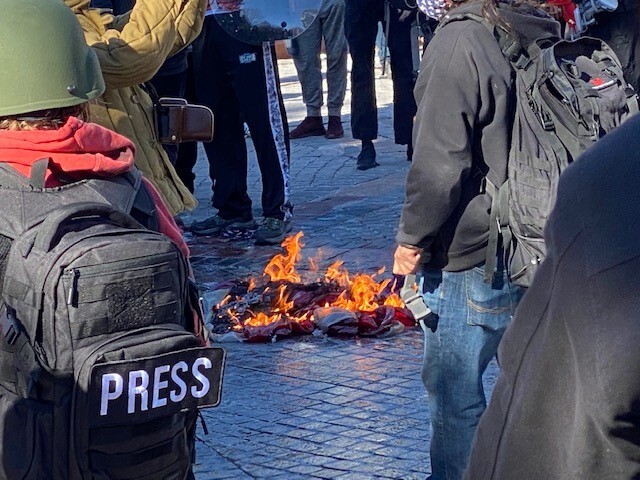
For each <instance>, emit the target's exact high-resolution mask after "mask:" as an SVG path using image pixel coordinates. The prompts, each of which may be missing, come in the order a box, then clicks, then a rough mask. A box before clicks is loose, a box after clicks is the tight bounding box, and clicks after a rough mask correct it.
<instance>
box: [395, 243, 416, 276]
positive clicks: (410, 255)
mask: <svg viewBox="0 0 640 480" xmlns="http://www.w3.org/2000/svg"><path fill="white" fill-rule="evenodd" d="M421 252H422V250H421V249H420V248H417V247H405V246H404V245H398V248H396V251H395V253H394V254H393V273H394V274H396V275H409V274H411V273H415V271H416V270H417V269H418V264H419V263H420V253H421Z"/></svg>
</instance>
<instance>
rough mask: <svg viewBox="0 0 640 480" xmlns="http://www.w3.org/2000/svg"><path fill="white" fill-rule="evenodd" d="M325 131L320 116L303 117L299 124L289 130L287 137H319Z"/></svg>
mask: <svg viewBox="0 0 640 480" xmlns="http://www.w3.org/2000/svg"><path fill="white" fill-rule="evenodd" d="M325 133H327V131H326V130H325V129H324V125H323V124H322V117H305V118H304V120H303V121H302V123H300V125H298V126H297V127H296V128H294V129H293V130H291V132H290V133H289V138H294V139H295V138H304V137H320V136H322V135H324V134H325Z"/></svg>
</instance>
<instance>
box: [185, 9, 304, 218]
mask: <svg viewBox="0 0 640 480" xmlns="http://www.w3.org/2000/svg"><path fill="white" fill-rule="evenodd" d="M214 17H215V15H210V16H208V17H206V18H205V21H204V26H203V29H202V33H201V34H200V36H199V37H198V39H197V40H196V41H195V42H194V44H193V65H194V74H195V87H196V101H197V102H198V103H202V104H204V105H207V106H208V107H209V108H211V110H213V114H214V117H215V133H214V139H213V141H212V142H210V143H205V144H204V146H205V151H206V152H207V158H208V160H209V174H210V175H211V179H212V180H213V200H212V204H213V206H214V207H215V208H217V209H218V214H219V215H220V216H221V217H222V218H234V217H240V216H247V215H250V214H251V199H250V198H249V195H248V194H247V146H246V141H245V137H244V125H243V122H246V123H247V125H248V126H249V131H250V132H251V139H252V140H253V144H254V146H255V149H256V155H257V157H258V164H259V167H260V172H261V175H262V211H263V215H264V216H265V217H275V218H280V219H283V218H284V217H285V216H287V217H288V216H289V215H290V214H291V210H292V205H291V203H290V200H289V133H288V132H289V128H288V125H287V119H286V114H285V111H284V104H283V101H282V95H281V93H280V85H279V81H278V78H277V77H278V75H277V64H276V62H275V53H273V59H274V61H273V69H274V70H275V75H270V76H267V75H266V73H265V62H264V55H263V50H262V46H259V45H258V46H256V45H249V44H246V43H243V42H241V41H239V40H236V39H235V38H233V37H231V36H230V35H229V34H227V33H226V32H225V31H224V30H223V29H222V27H220V25H219V24H218V22H217V20H216V19H215V18H214ZM270 50H271V51H272V52H274V49H273V48H271V49H270ZM274 87H275V88H274Z"/></svg>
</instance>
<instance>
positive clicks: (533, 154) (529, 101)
mask: <svg viewBox="0 0 640 480" xmlns="http://www.w3.org/2000/svg"><path fill="white" fill-rule="evenodd" d="M457 20H474V21H477V22H481V23H482V24H483V25H485V26H486V27H487V28H488V29H489V30H490V31H491V32H492V33H493V34H494V36H495V37H496V40H497V41H498V43H499V45H500V48H501V50H502V53H503V55H504V56H505V58H506V59H507V60H508V61H509V63H510V64H511V66H512V68H513V72H514V76H513V78H514V85H515V96H516V102H515V111H514V117H513V128H512V137H511V148H510V152H509V160H508V168H507V177H508V178H507V180H506V181H504V179H500V178H494V177H495V175H494V173H493V172H491V171H489V172H488V173H486V175H485V183H484V187H485V188H486V192H487V193H489V194H490V195H491V197H492V200H493V201H492V206H491V224H490V231H489V243H488V248H487V259H486V264H485V272H486V281H488V282H491V280H492V278H493V275H494V272H495V270H496V260H497V259H496V255H495V253H496V252H497V251H498V250H499V245H500V244H501V245H502V248H503V249H504V252H505V257H506V262H505V263H506V265H507V267H508V273H509V278H510V280H511V281H512V282H513V283H515V284H516V285H520V286H524V287H528V286H529V285H530V284H531V281H532V280H533V277H534V274H535V272H536V270H537V268H538V266H539V264H540V263H541V262H542V260H544V258H545V256H546V249H545V244H544V238H543V230H544V226H545V224H546V221H547V218H548V217H549V214H550V212H551V210H552V208H553V206H554V204H555V199H556V191H557V187H558V180H559V178H560V175H561V173H562V172H563V170H564V169H565V168H566V167H567V166H568V165H569V164H570V163H571V162H572V161H574V160H575V159H576V158H577V157H578V156H579V155H580V154H581V153H582V152H584V151H585V150H586V149H587V148H588V147H589V146H591V145H592V144H593V143H594V142H595V141H596V140H598V139H599V138H601V137H602V136H604V135H605V134H607V133H608V132H610V131H611V130H613V129H614V128H616V127H617V126H619V125H620V124H621V123H622V122H623V121H625V120H626V119H627V118H629V117H630V116H631V115H633V114H634V113H636V112H638V100H637V97H636V95H635V93H634V91H633V89H632V88H631V86H630V85H629V84H628V83H627V82H626V81H625V80H624V78H623V75H622V67H621V65H620V62H619V60H618V58H617V57H616V55H615V53H614V52H613V50H612V49H611V47H609V46H608V45H607V44H606V43H605V42H604V41H602V40H598V39H595V38H590V37H581V38H578V39H577V40H574V41H567V40H560V39H557V38H542V39H539V40H538V41H537V42H534V43H533V44H532V45H530V46H529V47H528V48H526V49H525V48H523V47H522V46H521V45H520V44H519V43H518V41H517V40H516V39H514V38H513V37H512V35H509V34H508V33H507V32H505V31H504V30H503V29H501V28H500V27H498V26H494V25H493V24H491V23H490V22H489V21H487V20H486V19H485V18H483V17H481V16H478V15H473V14H460V15H455V14H452V15H447V16H446V17H445V19H444V20H443V23H448V22H451V21H457ZM443 23H441V25H442V24H443Z"/></svg>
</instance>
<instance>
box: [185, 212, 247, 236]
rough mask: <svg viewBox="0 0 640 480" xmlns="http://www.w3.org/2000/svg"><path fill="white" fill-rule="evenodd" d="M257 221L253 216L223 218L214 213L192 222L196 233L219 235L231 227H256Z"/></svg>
mask: <svg viewBox="0 0 640 480" xmlns="http://www.w3.org/2000/svg"><path fill="white" fill-rule="evenodd" d="M255 224H256V222H255V221H254V220H253V218H252V217H251V216H246V217H235V218H229V219H227V218H222V217H221V216H220V215H214V216H213V217H209V218H207V219H206V220H202V221H200V222H193V223H192V224H191V231H192V232H193V233H194V234H195V235H218V234H220V233H221V232H222V231H223V230H226V229H230V228H237V229H249V228H252V227H254V226H255Z"/></svg>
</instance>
